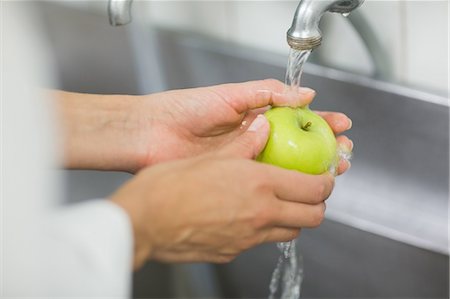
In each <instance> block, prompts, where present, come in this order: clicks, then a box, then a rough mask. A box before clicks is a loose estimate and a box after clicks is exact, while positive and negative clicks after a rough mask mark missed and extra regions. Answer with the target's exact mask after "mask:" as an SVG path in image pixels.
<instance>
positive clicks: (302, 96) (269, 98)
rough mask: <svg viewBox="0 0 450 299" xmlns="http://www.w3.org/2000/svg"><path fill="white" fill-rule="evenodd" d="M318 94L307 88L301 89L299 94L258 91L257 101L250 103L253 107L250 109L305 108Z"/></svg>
mask: <svg viewBox="0 0 450 299" xmlns="http://www.w3.org/2000/svg"><path fill="white" fill-rule="evenodd" d="M315 95H316V92H315V91H314V90H312V89H310V88H307V87H300V88H299V89H298V93H294V92H282V93H279V92H274V91H271V90H258V91H257V92H256V95H255V100H254V101H253V102H250V104H251V105H254V106H253V107H251V106H250V109H254V108H258V107H263V106H266V105H270V106H277V107H280V106H289V107H299V106H305V105H308V104H310V103H311V102H312V100H313V99H314V96H315ZM261 105H263V106H261Z"/></svg>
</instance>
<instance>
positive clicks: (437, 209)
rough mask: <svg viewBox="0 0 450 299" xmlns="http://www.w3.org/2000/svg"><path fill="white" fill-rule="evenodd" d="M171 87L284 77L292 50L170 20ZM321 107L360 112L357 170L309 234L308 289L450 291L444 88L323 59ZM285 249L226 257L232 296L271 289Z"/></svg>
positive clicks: (356, 118)
mask: <svg viewBox="0 0 450 299" xmlns="http://www.w3.org/2000/svg"><path fill="white" fill-rule="evenodd" d="M157 45H158V47H159V53H160V57H161V59H162V66H163V67H162V69H163V70H164V73H165V78H164V79H165V80H164V81H165V82H166V84H167V87H168V88H169V89H172V88H182V87H194V86H204V85H211V84H219V83H223V82H239V81H246V80H253V79H264V78H278V79H280V80H283V79H284V72H285V64H286V59H287V58H286V57H284V56H282V57H281V56H277V55H274V54H271V53H264V52H263V51H260V50H255V49H249V48H242V47H238V46H235V45H234V46H233V45H229V44H226V43H220V42H218V41H213V40H211V39H208V38H205V37H201V36H197V35H192V34H187V33H177V32H171V31H168V30H160V31H159V32H158V34H157ZM302 85H304V86H308V87H312V88H314V89H316V90H317V92H318V95H317V97H316V99H315V101H314V102H313V104H312V105H311V107H312V108H313V109H318V110H334V111H342V112H345V113H346V114H347V115H349V116H350V117H351V118H352V120H353V128H352V130H351V131H350V132H349V133H348V135H349V137H351V138H352V139H353V141H354V143H355V149H354V158H353V160H352V168H351V170H350V171H349V172H348V173H346V174H345V175H343V176H342V177H339V178H338V179H337V181H336V188H335V191H334V193H333V194H332V196H331V197H330V199H329V200H328V202H327V214H326V217H327V219H328V220H327V221H326V222H325V223H324V225H322V226H321V227H320V228H318V229H314V230H305V231H304V232H303V234H302V236H301V237H300V238H299V240H298V241H299V244H300V246H299V247H300V251H301V252H302V253H303V255H304V260H305V273H306V274H305V275H306V276H305V281H304V293H303V294H304V296H305V297H324V298H329V297H342V298H349V297H359V298H360V297H408V298H414V297H416V298H424V297H442V298H444V297H448V281H449V279H448V278H449V277H448V239H447V236H448V235H447V233H448V222H447V211H448V202H447V200H448V181H449V174H448V165H449V109H448V105H447V99H445V98H442V97H440V96H436V95H432V94H427V93H424V92H420V91H416V90H412V89H408V88H405V87H401V86H397V85H393V84H388V83H383V82H379V81H375V80H371V79H369V78H364V77H360V76H356V75H352V74H349V73H345V72H340V71H337V70H333V69H328V68H324V67H320V66H316V65H307V67H306V69H305V73H304V76H303V78H302ZM277 257H278V252H277V251H276V249H275V248H274V246H269V245H267V246H261V247H260V248H257V249H254V250H251V251H249V252H248V253H246V254H244V255H243V256H241V257H239V258H238V259H237V260H236V261H235V262H233V263H231V264H230V265H226V266H217V267H216V268H217V273H218V274H217V275H218V281H219V282H222V284H221V285H222V290H221V291H222V294H223V295H224V296H225V297H264V296H267V294H268V284H269V279H270V274H271V271H273V268H274V265H275V263H276V259H277Z"/></svg>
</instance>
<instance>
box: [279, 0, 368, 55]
mask: <svg viewBox="0 0 450 299" xmlns="http://www.w3.org/2000/svg"><path fill="white" fill-rule="evenodd" d="M363 2H364V0H301V1H300V3H299V5H298V7H297V10H296V11H295V16H294V20H293V22H292V26H291V28H289V30H288V32H287V42H288V44H289V46H290V47H291V48H293V49H296V50H312V49H314V48H317V47H318V46H320V43H321V42H322V34H321V32H320V30H319V22H320V19H321V18H322V16H323V14H324V13H325V12H327V11H330V12H337V13H340V14H343V15H344V16H345V15H347V14H349V13H350V12H351V11H352V10H354V9H355V8H357V7H358V6H360V5H361V4H362V3H363Z"/></svg>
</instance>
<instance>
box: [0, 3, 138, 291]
mask: <svg viewBox="0 0 450 299" xmlns="http://www.w3.org/2000/svg"><path fill="white" fill-rule="evenodd" d="M33 6H34V3H33V1H5V2H3V1H2V5H1V6H0V12H1V16H2V20H1V21H2V26H0V30H1V36H2V42H1V43H0V47H1V53H2V62H1V63H0V69H1V78H2V86H1V88H0V93H1V96H0V97H1V105H0V111H1V125H0V127H1V146H0V154H1V160H0V162H1V172H0V177H1V183H0V193H1V194H0V297H2V298H19V297H20V298H37V297H39V298H69V297H70V298H94V297H97V298H99V297H102V298H128V297H130V281H131V266H132V250H133V241H132V232H131V226H130V221H129V219H128V218H127V215H126V214H125V212H124V211H123V210H121V208H119V207H118V206H116V205H114V204H113V203H112V202H109V201H107V200H94V201H91V202H87V203H83V204H79V205H72V206H67V205H63V204H62V200H61V199H62V198H63V192H62V185H63V184H62V180H61V178H60V177H59V176H58V175H57V171H55V169H56V168H57V167H58V166H57V165H58V164H59V163H57V162H58V161H57V160H58V157H60V153H58V151H57V148H58V147H57V138H56V136H58V135H57V134H56V132H55V128H57V126H56V125H55V124H56V122H55V121H54V115H53V113H52V109H51V103H49V101H45V97H42V95H41V89H40V88H39V87H36V85H38V86H46V85H45V84H44V85H42V84H40V83H41V82H42V81H46V80H45V79H47V78H51V74H50V73H51V68H52V67H51V57H49V56H50V55H49V52H48V49H47V47H46V45H45V43H43V35H42V32H41V30H39V28H40V26H39V22H38V21H37V19H36V18H35V14H34V10H33ZM43 79H44V80H43Z"/></svg>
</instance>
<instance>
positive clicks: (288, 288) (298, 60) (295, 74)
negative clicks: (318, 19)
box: [269, 49, 311, 299]
mask: <svg viewBox="0 0 450 299" xmlns="http://www.w3.org/2000/svg"><path fill="white" fill-rule="evenodd" d="M310 54H311V51H310V50H307V51H297V50H294V49H291V51H290V52H289V58H288V64H287V68H286V81H285V83H286V86H287V90H286V92H287V93H295V94H298V90H299V88H300V81H301V77H302V73H303V66H304V65H305V62H306V60H307V59H308V57H309V55H310ZM277 247H278V249H279V250H280V251H281V255H280V257H279V258H278V262H277V265H276V267H275V270H274V271H273V273H272V279H271V281H270V286H269V289H270V295H269V299H275V298H281V299H298V298H300V291H301V284H302V281H303V257H302V255H301V254H300V253H298V252H297V250H296V243H295V240H292V241H290V242H281V243H277Z"/></svg>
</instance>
